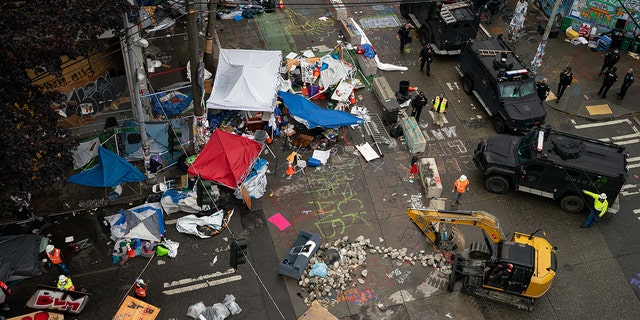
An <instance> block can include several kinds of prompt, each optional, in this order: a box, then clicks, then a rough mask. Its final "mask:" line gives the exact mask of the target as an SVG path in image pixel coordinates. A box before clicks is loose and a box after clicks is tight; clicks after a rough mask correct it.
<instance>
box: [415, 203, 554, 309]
mask: <svg viewBox="0 0 640 320" xmlns="http://www.w3.org/2000/svg"><path fill="white" fill-rule="evenodd" d="M407 215H408V216H409V218H411V220H413V222H414V223H415V224H416V225H417V226H418V228H420V230H421V231H422V232H423V233H424V234H425V235H426V236H427V238H429V240H430V241H431V242H432V243H433V244H434V245H436V246H437V247H438V248H447V249H448V250H455V249H456V246H455V245H452V244H451V242H452V239H453V238H454V236H453V235H450V234H447V232H446V230H447V228H446V226H447V225H453V226H454V227H455V226H456V225H469V226H475V227H478V228H480V229H482V230H483V231H484V240H485V241H484V243H482V242H473V243H472V244H471V246H470V249H469V252H468V257H463V255H462V254H461V253H455V254H454V258H453V259H452V272H451V276H450V279H449V287H448V290H449V291H453V290H454V289H455V288H456V284H457V283H458V282H459V281H460V280H462V281H461V282H462V289H463V291H465V292H466V293H469V294H471V295H474V296H478V297H482V298H486V299H490V300H493V301H497V302H501V303H505V304H509V305H512V306H515V307H517V308H520V309H524V310H533V308H534V306H535V299H536V298H539V297H541V296H543V295H544V294H545V293H546V292H547V291H548V290H549V288H550V287H551V282H552V281H553V278H554V276H555V274H556V269H557V260H556V248H555V247H552V246H551V244H550V243H549V241H547V240H546V239H544V238H541V237H537V236H535V234H536V233H537V232H538V231H540V230H537V231H535V232H533V233H531V234H525V233H520V232H514V234H513V237H511V240H508V241H507V240H505V237H504V234H503V233H502V230H501V229H500V222H499V221H498V219H497V218H496V217H495V216H493V215H491V214H489V213H487V212H484V211H448V210H436V209H429V210H416V209H411V208H407Z"/></svg>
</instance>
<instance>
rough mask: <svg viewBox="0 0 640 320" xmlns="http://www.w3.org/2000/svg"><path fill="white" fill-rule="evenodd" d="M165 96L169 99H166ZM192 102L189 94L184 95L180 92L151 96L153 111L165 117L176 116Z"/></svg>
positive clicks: (191, 96)
mask: <svg viewBox="0 0 640 320" xmlns="http://www.w3.org/2000/svg"><path fill="white" fill-rule="evenodd" d="M167 95H170V96H171V97H170V98H166V96H167ZM161 100H165V101H161ZM192 101H193V95H192V94H191V93H189V94H184V93H182V92H180V91H175V92H172V93H167V94H157V95H154V96H153V111H155V112H157V113H159V114H161V115H163V116H166V117H173V116H177V115H179V114H181V113H182V111H184V110H185V109H187V108H188V107H189V105H190V104H191V102H192Z"/></svg>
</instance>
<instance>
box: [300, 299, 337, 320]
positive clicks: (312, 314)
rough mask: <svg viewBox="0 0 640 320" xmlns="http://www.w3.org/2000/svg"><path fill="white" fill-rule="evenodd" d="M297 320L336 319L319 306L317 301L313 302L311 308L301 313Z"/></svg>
mask: <svg viewBox="0 0 640 320" xmlns="http://www.w3.org/2000/svg"><path fill="white" fill-rule="evenodd" d="M298 320H338V318H337V317H336V316H334V315H332V314H331V312H329V310H327V309H326V308H325V307H323V306H321V305H320V303H319V302H318V301H314V302H313V303H312V304H311V308H309V310H307V311H306V312H305V313H303V314H302V315H301V316H300V317H299V318H298Z"/></svg>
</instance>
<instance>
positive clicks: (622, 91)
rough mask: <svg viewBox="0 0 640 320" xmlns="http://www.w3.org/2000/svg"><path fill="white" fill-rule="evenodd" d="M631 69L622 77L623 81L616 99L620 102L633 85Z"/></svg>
mask: <svg viewBox="0 0 640 320" xmlns="http://www.w3.org/2000/svg"><path fill="white" fill-rule="evenodd" d="M633 80H635V79H634V77H633V69H629V70H627V74H625V76H624V80H622V87H620V93H618V98H619V99H620V100H622V99H624V95H625V94H627V90H628V89H629V87H631V84H633Z"/></svg>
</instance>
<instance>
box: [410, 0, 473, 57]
mask: <svg viewBox="0 0 640 320" xmlns="http://www.w3.org/2000/svg"><path fill="white" fill-rule="evenodd" d="M444 2H449V3H442V2H440V1H435V0H423V1H420V0H417V1H416V0H402V1H401V2H400V13H401V14H402V16H403V17H405V18H406V19H411V21H412V22H413V24H414V25H415V26H416V28H417V29H418V32H420V40H421V41H422V44H423V45H425V44H427V43H430V44H431V48H432V49H433V52H435V53H436V54H439V55H456V54H459V53H460V48H461V47H462V44H463V43H464V42H465V41H467V40H469V39H475V38H476V34H477V33H478V28H479V25H480V15H479V14H478V13H477V12H476V10H475V9H474V4H473V2H471V1H444Z"/></svg>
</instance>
